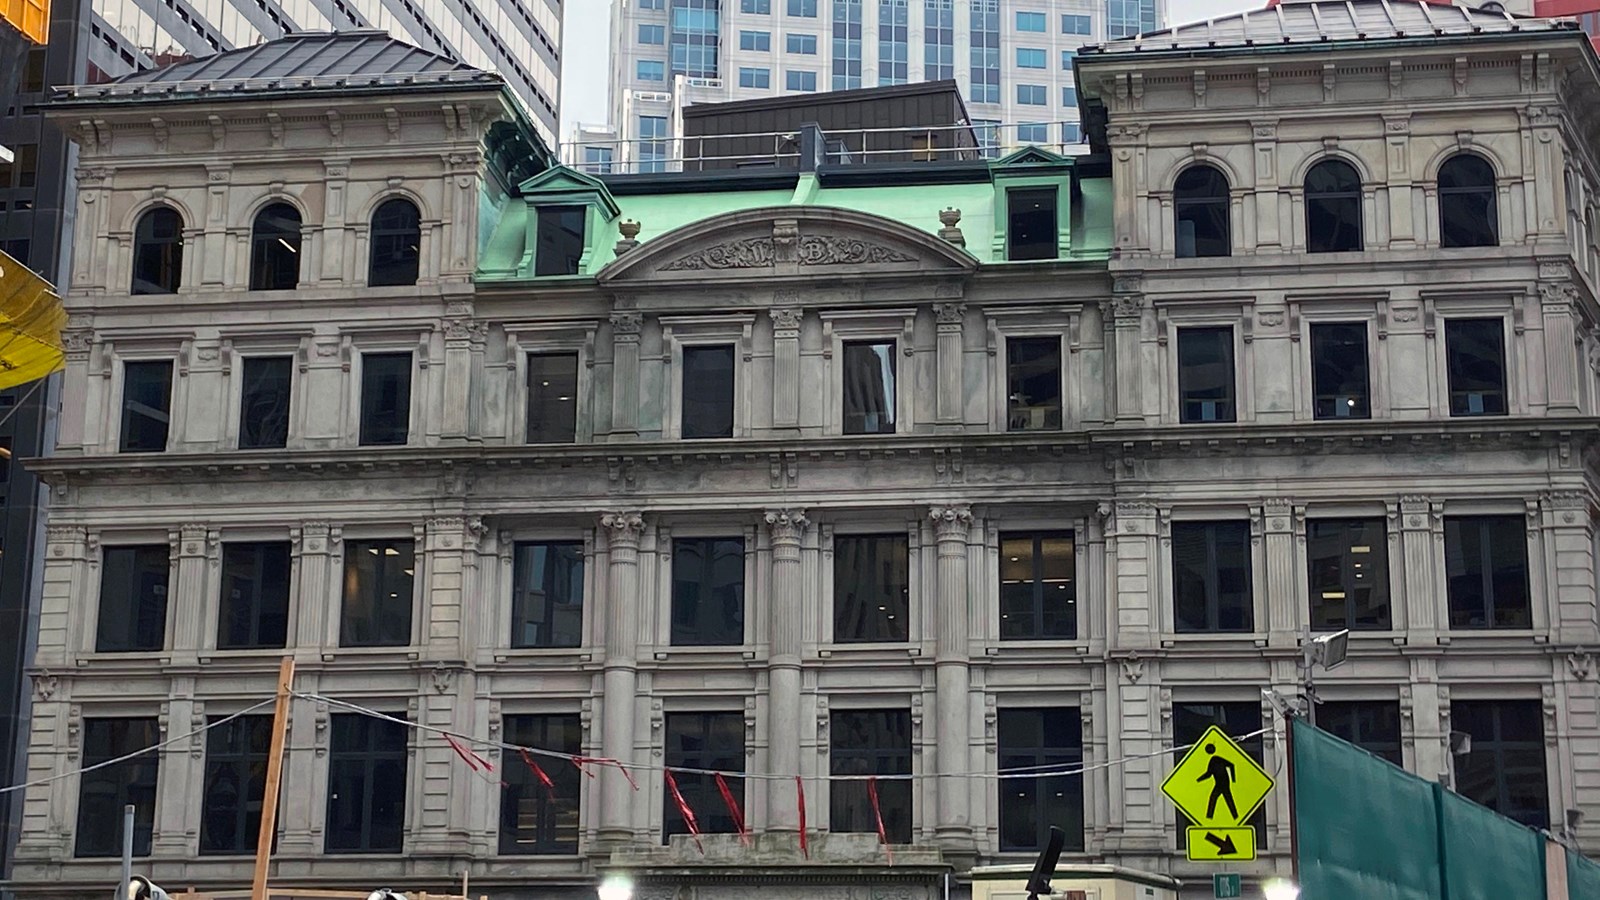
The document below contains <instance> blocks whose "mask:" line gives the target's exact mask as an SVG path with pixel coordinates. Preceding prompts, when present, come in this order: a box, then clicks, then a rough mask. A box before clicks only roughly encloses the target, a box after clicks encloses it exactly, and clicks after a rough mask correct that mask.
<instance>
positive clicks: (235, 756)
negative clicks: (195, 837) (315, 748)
mask: <svg viewBox="0 0 1600 900" xmlns="http://www.w3.org/2000/svg"><path fill="white" fill-rule="evenodd" d="M223 718H226V716H223V715H217V714H212V715H209V716H207V721H208V723H209V724H211V725H213V726H216V723H217V722H218V720H220V719H223ZM241 723H248V727H253V728H261V729H263V730H265V731H266V732H267V735H266V736H267V738H268V741H269V745H270V740H271V734H272V716H271V715H270V714H265V713H258V714H251V715H243V716H239V717H238V718H236V719H234V720H232V721H231V722H228V723H227V724H225V725H220V726H216V727H213V728H212V729H211V730H210V731H209V732H207V734H206V740H205V749H204V756H203V757H202V766H201V773H200V828H199V831H200V836H199V843H198V844H197V845H196V846H197V847H198V851H197V852H198V853H199V855H200V856H201V857H214V856H244V855H246V854H253V853H255V852H256V839H257V836H258V832H259V830H260V822H261V810H259V809H257V810H256V814H255V816H253V817H252V816H251V814H250V803H251V801H250V794H251V793H252V791H251V788H252V787H253V785H252V784H251V783H252V782H254V781H255V775H254V773H252V772H251V771H250V770H251V769H252V768H254V766H255V765H257V764H259V765H260V767H261V771H260V787H259V790H260V791H261V794H262V799H261V800H258V801H256V802H257V803H261V802H264V801H265V795H266V780H267V760H268V757H269V756H270V755H271V754H270V747H262V748H261V750H260V752H254V751H252V750H251V749H250V748H249V746H248V745H247V746H246V747H245V748H244V749H243V750H240V751H236V752H219V751H218V750H217V749H216V748H215V747H213V746H212V739H213V738H214V737H216V736H218V735H222V734H225V733H226V731H227V730H228V729H229V728H230V727H232V726H234V725H239V724H241ZM252 736H253V735H252ZM218 757H220V758H221V759H220V760H219V759H218ZM219 765H221V766H226V767H229V768H231V769H232V774H233V775H234V776H241V775H242V777H241V778H240V781H239V783H240V786H241V788H243V790H242V791H241V792H240V797H241V802H240V803H239V804H238V805H237V807H236V808H235V810H234V819H235V822H234V824H235V826H236V827H237V829H238V830H237V832H236V834H235V838H234V843H233V844H232V845H218V844H212V845H211V846H210V847H209V848H208V847H207V842H206V837H207V835H208V833H209V829H208V828H207V824H208V823H209V822H210V817H209V816H207V815H206V810H207V809H208V808H209V807H210V806H211V787H212V778H213V776H214V775H217V774H218V773H216V771H215V767H217V766H219ZM280 792H281V791H280ZM252 818H254V819H255V825H254V827H252V826H251V819H252ZM281 831H282V828H281V826H280V828H279V829H278V832H277V833H274V835H273V840H274V842H276V841H277V838H278V834H279V833H281Z"/></svg>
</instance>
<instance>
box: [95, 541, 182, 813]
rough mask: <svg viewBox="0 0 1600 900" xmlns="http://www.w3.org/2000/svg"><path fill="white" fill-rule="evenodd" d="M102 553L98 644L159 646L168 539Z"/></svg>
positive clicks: (106, 647)
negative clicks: (165, 542) (164, 541)
mask: <svg viewBox="0 0 1600 900" xmlns="http://www.w3.org/2000/svg"><path fill="white" fill-rule="evenodd" d="M101 552H102V554H103V555H102V557H101V564H100V620H99V622H98V623H97V624H96V627H95V643H94V649H95V650H97V651H99V652H101V653H127V652H135V651H141V650H160V649H161V648H162V647H164V646H166V642H167V575H168V573H169V572H170V571H171V563H170V557H171V550H170V549H169V548H168V547H167V545H165V544H154V545H151V546H148V547H106V548H105V549H104V550H102V551H101ZM119 821H120V820H119Z"/></svg>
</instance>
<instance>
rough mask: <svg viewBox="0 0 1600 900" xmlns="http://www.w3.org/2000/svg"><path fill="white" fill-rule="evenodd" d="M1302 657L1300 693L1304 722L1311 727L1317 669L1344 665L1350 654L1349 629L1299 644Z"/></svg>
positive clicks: (1315, 714) (1315, 716)
mask: <svg viewBox="0 0 1600 900" xmlns="http://www.w3.org/2000/svg"><path fill="white" fill-rule="evenodd" d="M1301 650H1302V653H1303V655H1304V659H1303V662H1302V664H1303V666H1304V668H1305V675H1304V677H1303V678H1302V680H1301V682H1300V688H1301V692H1302V693H1303V694H1304V695H1305V698H1306V710H1305V712H1306V721H1307V722H1310V723H1311V724H1312V725H1315V724H1317V703H1318V702H1319V701H1318V700H1317V687H1316V671H1317V667H1318V666H1321V667H1322V668H1323V669H1326V670H1328V671H1332V670H1334V669H1337V668H1338V667H1340V666H1342V665H1344V661H1345V658H1346V657H1347V656H1349V654H1350V629H1348V628H1346V629H1344V630H1343V631H1335V632H1334V633H1332V634H1324V635H1322V636H1321V637H1317V638H1311V637H1310V636H1309V635H1307V639H1306V640H1305V641H1303V642H1302V643H1301Z"/></svg>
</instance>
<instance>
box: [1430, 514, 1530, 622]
mask: <svg viewBox="0 0 1600 900" xmlns="http://www.w3.org/2000/svg"><path fill="white" fill-rule="evenodd" d="M1444 567H1445V576H1446V578H1448V579H1449V586H1450V587H1449V592H1450V627H1451V628H1532V627H1533V612H1532V607H1531V601H1530V598H1529V590H1528V534H1527V531H1526V529H1525V527H1524V525H1523V520H1522V517H1521V516H1446V517H1445V520H1444Z"/></svg>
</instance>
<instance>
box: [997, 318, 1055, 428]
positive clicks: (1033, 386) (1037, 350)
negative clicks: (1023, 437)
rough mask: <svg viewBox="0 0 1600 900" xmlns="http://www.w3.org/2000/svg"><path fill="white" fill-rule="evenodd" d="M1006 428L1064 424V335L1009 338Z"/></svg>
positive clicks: (1052, 426) (1050, 426)
mask: <svg viewBox="0 0 1600 900" xmlns="http://www.w3.org/2000/svg"><path fill="white" fill-rule="evenodd" d="M1006 417H1007V423H1006V430H1008V431H1056V430H1059V429H1060V428H1061V338H1059V337H1014V338H1007V339H1006Z"/></svg>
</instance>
